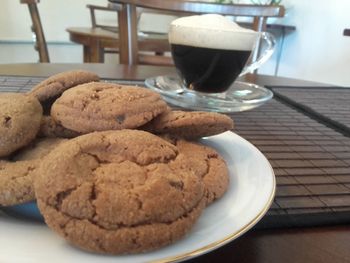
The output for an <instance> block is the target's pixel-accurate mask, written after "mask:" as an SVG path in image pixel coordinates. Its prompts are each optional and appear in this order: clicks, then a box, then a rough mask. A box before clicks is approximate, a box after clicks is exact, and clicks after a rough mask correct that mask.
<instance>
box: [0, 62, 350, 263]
mask: <svg viewBox="0 0 350 263" xmlns="http://www.w3.org/2000/svg"><path fill="white" fill-rule="evenodd" d="M71 69H85V70H90V71H93V72H96V73H97V74H99V75H100V76H101V77H102V78H105V79H122V80H138V81H142V80H144V79H145V78H147V77H151V76H155V75H162V74H174V73H175V71H174V69H173V68H169V67H157V66H125V65H106V64H11V65H0V76H1V77H2V79H3V81H5V79H6V77H7V78H11V79H12V80H16V79H21V80H25V78H26V77H29V78H36V77H39V78H42V77H48V76H50V75H52V74H55V73H58V72H62V71H65V70H71ZM249 81H251V82H255V83H257V84H260V85H268V86H302V87H314V86H317V87H322V86H327V85H324V84H320V83H314V82H306V81H302V80H294V79H288V78H278V77H272V76H263V75H255V76H250V77H249ZM13 83H14V85H17V84H18V83H17V84H16V82H15V81H14V82H13ZM0 84H1V81H0ZM22 84H23V83H22ZM3 86H4V85H3ZM1 87H2V86H1V85H0V89H1ZM273 103H274V104H278V105H279V104H281V105H283V107H289V108H290V111H293V116H296V115H298V116H300V115H303V116H302V117H301V119H304V120H305V119H308V118H310V119H312V118H311V117H310V116H309V115H306V114H305V115H304V113H303V112H302V110H300V109H297V108H295V107H293V106H291V105H287V104H284V103H283V102H282V101H281V100H280V99H278V98H276V101H275V102H273ZM272 105H273V104H272ZM263 107H265V106H263ZM267 107H268V106H267ZM281 107H282V106H281ZM262 109H263V108H261V109H260V108H258V109H256V110H255V111H256V112H258V113H259V112H260V111H261V110H262ZM253 113H254V112H253V111H250V112H246V113H237V114H235V115H234V116H237V130H238V132H244V131H245V133H244V134H245V135H247V137H249V136H248V135H249V133H247V130H244V129H243V128H242V127H243V126H244V125H243V126H242V125H241V124H240V122H241V121H242V119H244V118H245V116H247V117H248V118H250V116H252V115H251V114H253ZM255 116H259V114H258V115H255ZM248 121H250V119H248ZM311 121H312V122H315V123H316V124H317V125H323V124H322V123H318V122H317V121H316V120H315V119H312V120H311ZM243 124H244V122H243ZM316 124H313V125H314V126H315V125H316ZM328 128H329V127H328ZM330 129H333V128H330ZM334 129H335V130H334V132H339V131H337V130H336V128H334ZM282 133H283V132H281V134H282ZM242 136H243V135H242ZM341 136H343V135H341ZM243 137H245V136H243ZM319 137H321V138H320V139H322V136H319ZM342 138H343V137H342ZM347 138H348V136H344V140H345V139H347ZM299 142H300V141H299ZM258 144H259V143H258ZM346 145H348V144H346ZM259 146H261V149H264V147H262V145H261V144H260V145H258V147H259ZM263 152H264V151H263ZM268 158H273V157H272V156H268ZM290 158H292V157H290ZM346 160H348V159H346ZM270 161H271V159H270ZM289 164H290V165H291V166H293V162H287V163H286V165H289ZM272 165H275V164H273V163H272ZM330 165H333V164H332V163H331V164H330ZM334 165H336V163H334ZM274 168H275V167H274ZM286 168H288V167H285V168H284V169H286ZM291 168H293V167H291ZM294 168H295V167H294ZM276 169H277V170H280V168H279V167H277V168H276ZM275 172H276V170H275ZM349 175H350V173H348V174H344V178H348V176H349ZM276 176H277V181H278V179H279V176H281V175H280V174H276ZM282 177H283V175H282ZM282 177H280V178H282ZM285 179H286V178H285ZM348 185H349V184H348ZM277 189H278V188H277ZM277 194H278V192H277ZM327 196H328V197H330V196H331V194H329V193H328V195H327ZM335 197H337V196H335ZM346 205H347V204H345V205H343V206H342V207H343V208H344V209H345V208H346ZM272 209H274V207H272ZM276 211H277V210H276ZM0 215H1V214H0ZM345 215H346V214H345ZM287 216H288V217H289V219H292V218H293V215H287ZM324 222H327V221H324ZM349 222H350V221H342V224H337V223H333V224H327V223H325V224H323V225H322V224H320V223H317V224H316V225H318V226H316V225H315V226H312V224H309V226H304V227H300V226H299V227H298V226H297V225H298V224H295V225H294V226H292V227H271V225H270V227H258V228H254V229H252V230H250V231H249V232H248V233H246V234H244V235H243V236H242V237H240V238H238V239H236V240H234V241H232V242H230V243H229V244H227V245H225V246H223V247H221V248H219V249H217V250H215V251H213V252H210V253H208V254H205V255H202V256H200V257H197V258H194V259H192V260H190V261H189V262H249V263H254V262H259V263H265V262H266V263H267V262H268V263H271V262H272V263H273V262H284V263H295V262H308V263H310V262H311V263H312V262H315V263H316V262H317V263H322V262H333V263H338V262H339V263H340V262H342V263H343V262H350V250H349V244H350V228H349V224H348V223H349ZM321 223H322V222H321ZM328 223H329V222H328ZM276 224H278V222H277V221H276ZM321 225H322V226H321ZM0 229H1V226H0Z"/></svg>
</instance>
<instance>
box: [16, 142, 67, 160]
mask: <svg viewBox="0 0 350 263" xmlns="http://www.w3.org/2000/svg"><path fill="white" fill-rule="evenodd" d="M65 141H68V139H63V138H40V139H36V140H34V141H33V142H32V143H31V144H30V145H28V146H27V147H25V148H23V149H21V150H19V151H18V152H16V154H15V155H14V156H13V157H12V158H11V160H12V161H29V160H35V159H42V158H44V157H45V156H46V155H48V154H49V153H50V152H51V151H52V150H53V149H55V148H56V147H57V146H58V145H60V144H61V143H63V142H65Z"/></svg>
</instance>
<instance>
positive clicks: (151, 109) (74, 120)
mask: <svg viewBox="0 0 350 263" xmlns="http://www.w3.org/2000/svg"><path fill="white" fill-rule="evenodd" d="M166 109H167V105H166V103H165V102H164V101H163V100H162V99H161V97H160V95H159V94H158V93H155V92H153V91H151V90H148V89H145V88H139V87H135V86H125V85H118V84H113V83H101V82H92V83H88V84H82V85H79V86H77V87H74V88H72V89H69V90H67V91H65V92H64V93H63V94H62V96H61V97H60V98H59V99H58V100H57V101H56V102H55V103H54V104H53V105H52V109H51V116H52V118H53V119H54V121H55V122H57V123H58V124H61V125H62V126H64V127H66V128H68V129H71V130H73V131H77V132H81V133H89V132H93V131H104V130H120V129H133V128H137V127H139V126H141V125H143V124H145V123H146V122H148V121H150V120H152V119H153V118H154V117H156V116H157V115H159V114H161V113H162V112H164V111H165V110H166Z"/></svg>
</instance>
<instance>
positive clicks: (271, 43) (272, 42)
mask: <svg viewBox="0 0 350 263" xmlns="http://www.w3.org/2000/svg"><path fill="white" fill-rule="evenodd" d="M261 40H264V41H266V43H267V47H266V48H265V50H264V51H263V52H262V53H261V54H260V56H259V57H258V58H257V60H256V61H255V62H252V63H250V64H248V65H246V66H245V67H244V68H243V70H242V72H241V74H240V76H243V75H244V74H247V73H249V72H252V71H253V70H256V69H257V68H259V67H260V66H261V65H262V64H264V63H265V62H266V61H267V60H268V59H269V58H270V57H271V56H272V54H273V51H274V50H275V46H276V39H275V37H274V36H273V35H272V34H270V33H268V32H261V33H260V36H259V39H258V40H257V41H258V42H257V43H258V44H260V41H261ZM259 46H260V45H259ZM253 52H254V51H253Z"/></svg>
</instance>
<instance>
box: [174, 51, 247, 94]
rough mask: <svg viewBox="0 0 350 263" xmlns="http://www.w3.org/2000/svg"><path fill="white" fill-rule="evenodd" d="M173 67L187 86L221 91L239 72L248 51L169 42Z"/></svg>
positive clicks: (202, 89)
mask: <svg viewBox="0 0 350 263" xmlns="http://www.w3.org/2000/svg"><path fill="white" fill-rule="evenodd" d="M171 52H172V56H173V59H174V63H175V66H176V68H177V69H178V71H179V74H180V75H181V77H182V78H183V79H184V81H185V85H186V87H187V88H189V89H193V90H196V91H201V92H212V93H213V92H222V91H225V90H227V89H228V88H229V86H230V85H231V84H232V83H233V82H234V80H235V79H236V78H237V77H238V75H239V74H240V73H241V72H242V69H243V67H244V66H245V64H246V62H247V60H248V58H249V56H250V53H251V51H247V50H243V51H242V50H224V49H213V48H201V47H192V46H186V45H178V44H171Z"/></svg>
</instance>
